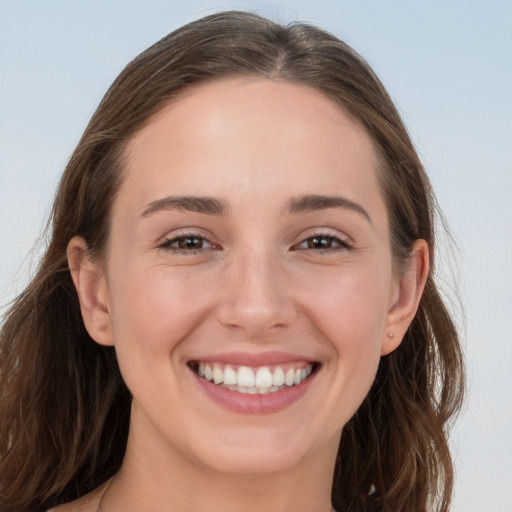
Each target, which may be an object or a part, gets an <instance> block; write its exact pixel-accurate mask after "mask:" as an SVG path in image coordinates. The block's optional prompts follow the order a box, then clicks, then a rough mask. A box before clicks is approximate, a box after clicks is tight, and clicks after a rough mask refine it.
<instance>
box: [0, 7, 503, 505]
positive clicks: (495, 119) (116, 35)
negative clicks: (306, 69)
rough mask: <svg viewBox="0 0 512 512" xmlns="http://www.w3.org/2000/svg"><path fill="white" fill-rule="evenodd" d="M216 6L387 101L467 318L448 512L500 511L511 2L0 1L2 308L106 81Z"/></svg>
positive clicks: (29, 260) (33, 256) (22, 275)
mask: <svg viewBox="0 0 512 512" xmlns="http://www.w3.org/2000/svg"><path fill="white" fill-rule="evenodd" d="M221 9H247V10H252V11H254V12H257V13H259V14H262V15H266V16H270V17H272V18H274V19H277V20H280V21H285V22H286V21H292V20H297V19H298V20H303V21H310V22H313V23H316V24H318V25H320V26H322V27H324V28H326V29H327V30H329V31H331V32H334V33H335V34H336V35H338V36H339V37H341V38H342V39H344V40H345V41H347V42H348V43H349V44H351V45H352V46H354V48H355V49H356V50H358V51H359V52H360V53H361V54H362V55H363V56H364V57H365V58H366V59H367V60H368V61H369V63H370V64H371V65H372V66H373V67H374V69H375V71H376V72H377V74H378V75H379V76H380V78H381V79H382V80H383V82H384V83H385V85H386V86H387V87H388V90H389V91H390V93H391V96H392V97H393V98H394V99H395V101H396V102H397V105H398V107H399V109H400V111H401V112H402V114H403V116H404V119H405V121H406V123H407V125H408V127H409V129H410V131H411V133H412V135H413V138H414V140H415V142H416V144H417V147H418V150H419V152H420V155H421V156H422V158H423V160H424V163H425V165H426V167H427V169H428V172H429V174H430V176H431V179H432V182H433V185H434V188H435V190H436V192H437V195H438V198H439V201H440V204H441V206H442V208H443V210H444V212H445V214H446V217H447V219H448V222H449V224H450V226H451V228H452V231H453V232H454V233H455V236H456V238H457V239H458V243H459V246H460V252H461V255H460V256H458V258H459V259H458V263H457V265H456V266H454V265H453V263H454V260H453V255H452V253H451V252H448V251H445V252H444V257H443V258H441V263H442V270H443V273H444V275H445V276H446V283H445V286H444V288H445V291H446V293H447V294H448V296H449V297H452V300H453V293H452V291H451V289H452V285H453V283H454V282H455V283H457V284H458V285H459V287H460V289H461V291H462V297H463V301H464V302H465V306H466V317H467V322H466V334H465V347H466V352H467V355H468V366H469V378H470V395H469V399H468V404H467V407H466V411H465V413H464V415H463V416H462V417H461V420H460V421H459V423H458V426H457V428H456V430H455V431H454V435H453V439H452V444H453V446H454V449H455V457H456V465H457V473H458V480H457V489H456V499H455V506H454V509H453V510H454V511H455V512H511V511H512V492H511V491H512V334H511V333H512V199H511V196H512V1H510V0H501V1H498V0H491V1H483V0H481V1H479V2H477V1H462V0H461V1H455V0H453V1H434V0H432V1H426V0H425V1H413V0H396V1H384V0H382V1H377V0H374V1H359V2H356V1H353V2H349V1H346V0H339V1H335V0H332V1H328V0H317V1H315V2H313V1H284V0H283V1H279V0H274V1H267V2H258V1H241V0H240V1H232V2H221V1H211V2H209V1H206V0H204V1H201V0H189V1H187V2H183V3H182V2H171V1H163V0H128V1H127V0H125V1H121V0H111V1H105V0H103V1H100V0H88V1H85V0H82V1H75V0H60V1H57V0H44V1H43V0H0V66H1V68H0V219H1V221H0V304H2V305H3V304H5V303H6V302H7V301H8V300H9V299H10V298H12V297H13V296H14V295H15V294H16V293H17V292H19V291H21V288H22V284H23V283H24V282H26V280H27V278H28V276H29V273H30V271H31V269H32V268H33V267H34V265H35V262H36V261H37V251H35V252H32V253H30V251H31V248H32V247H33V246H34V243H35V240H36V238H37V237H38V235H39V233H40V232H41V230H42V227H43V225H44V222H45V219H46V216H47V214H48V211H49V208H50V204H51V200H52V197H53V193H54V190H55V187H56V184H57V180H58V178H59V175H60V173H61V172H62V170H63V168H64V165H65V163H66V160H67V159H68V157H69V155H70V154H71V152H72V150H73V148H74V146H75V144H76V142H77V140H78V138H79V136H80V134H81V132H82V131H83V129H84V127H85V125H86V123H87V121H88V119H89V117H90V116H91V114H92V112H93V110H94V108H95V106H96V105H97V103H98V101H99V100H100V98H101V96H102V94H103V93H104V92H105V90H106V88H107V87H108V85H109V84H110V83H111V81H112V80H113V79H114V77H115V76H116V75H117V74H118V73H119V71H120V70H121V69H122V68H123V66H124V65H125V64H126V63H127V62H128V60H130V59H131V58H133V57H134V56H135V55H136V54H137V53H139V52H140V51H141V50H143V49H144V48H145V47H146V46H148V45H149V44H151V43H153V42H155V41H156V40H157V39H159V38H160V37H161V36H163V35H165V34H166V33H168V32H169V31H171V30H172V29H174V28H177V27H178V26H180V25H182V24H183V23H185V22H188V21H191V20H192V19H195V18H198V17H200V16H203V15H206V14H209V13H211V12H213V11H216V10H221ZM441 245H444V244H441ZM29 253H30V254H29ZM457 268H458V271H457ZM458 318H459V320H461V317H460V315H459V316H458ZM411 512H412V511H411Z"/></svg>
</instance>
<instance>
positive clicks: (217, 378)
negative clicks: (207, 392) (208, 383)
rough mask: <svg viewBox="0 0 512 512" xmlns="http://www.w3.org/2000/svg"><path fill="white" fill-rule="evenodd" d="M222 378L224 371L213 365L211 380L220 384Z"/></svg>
mask: <svg viewBox="0 0 512 512" xmlns="http://www.w3.org/2000/svg"><path fill="white" fill-rule="evenodd" d="M223 380H224V372H223V371H222V370H221V369H220V368H219V367H218V366H217V365H215V366H214V367H213V382H215V384H220V383H221V382H223Z"/></svg>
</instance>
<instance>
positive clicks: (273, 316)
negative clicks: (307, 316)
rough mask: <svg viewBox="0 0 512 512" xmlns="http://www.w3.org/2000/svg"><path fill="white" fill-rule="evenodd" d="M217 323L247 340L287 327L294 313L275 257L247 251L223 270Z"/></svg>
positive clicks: (284, 277)
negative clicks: (240, 333) (237, 332)
mask: <svg viewBox="0 0 512 512" xmlns="http://www.w3.org/2000/svg"><path fill="white" fill-rule="evenodd" d="M224 275H225V279H224V283H225V286H223V287H222V288H223V290H222V300H221V301H220V302H219V304H218V307H217V319H218V321H219V322H220V323H221V324H222V325H224V326H228V327H230V328H236V329H239V330H240V331H241V332H243V333H244V334H245V335H246V336H248V337H251V338H262V337H265V336H267V335H271V334H272V333H274V332H276V331H277V330H279V329H282V328H284V327H287V326H289V325H291V324H292V323H293V322H294V321H295V318H296V315H297V311H296V306H295V304H294V301H293V299H292V290H291V288H290V284H289V281H288V279H287V276H286V272H285V271H284V268H283V264H282V262H280V261H279V257H278V256H277V255H275V254H272V253H271V252H267V253H262V252H259V253H255V252H254V251H247V252H245V254H240V255H238V256H236V257H233V260H232V262H231V263H230V264H229V265H228V267H227V268H226V269H225V273H224Z"/></svg>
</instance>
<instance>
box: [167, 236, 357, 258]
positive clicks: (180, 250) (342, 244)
mask: <svg viewBox="0 0 512 512" xmlns="http://www.w3.org/2000/svg"><path fill="white" fill-rule="evenodd" d="M187 239H189V240H190V239H196V240H197V241H199V242H200V243H201V245H203V244H204V242H207V243H208V244H210V245H211V247H199V248H187V247H173V244H176V243H179V242H180V241H186V240H187ZM314 239H322V240H327V243H328V244H330V245H331V246H330V247H325V248H322V247H300V246H301V245H302V244H306V243H307V244H309V242H310V241H313V240H314ZM333 243H335V244H337V245H336V246H335V247H332V244H333ZM159 248H160V249H164V250H167V251H171V252H173V253H175V254H187V255H189V254H190V255H193V254H197V253H198V252H201V251H203V250H207V249H219V248H220V247H219V246H218V245H217V244H215V243H214V242H213V241H212V240H210V239H209V238H208V237H206V236H204V235H200V234H198V233H184V234H181V235H179V236H175V237H173V238H169V239H166V240H165V241H164V242H163V243H162V244H160V246H159ZM351 249H352V245H351V244H350V243H349V242H348V241H347V240H346V239H343V238H340V237H339V236H335V235H332V234H329V233H320V232H319V233H314V234H313V235H312V236H309V237H307V238H305V239H304V240H302V242H300V243H299V244H297V245H295V246H293V247H292V250H294V251H297V250H299V251H300V250H310V251H314V252H318V253H320V254H324V253H332V252H338V251H347V250H351Z"/></svg>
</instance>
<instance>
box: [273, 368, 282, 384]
mask: <svg viewBox="0 0 512 512" xmlns="http://www.w3.org/2000/svg"><path fill="white" fill-rule="evenodd" d="M283 384H284V372H283V369H282V368H279V367H277V368H276V369H275V370H274V375H273V376H272V386H273V387H274V386H282V385H283Z"/></svg>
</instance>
